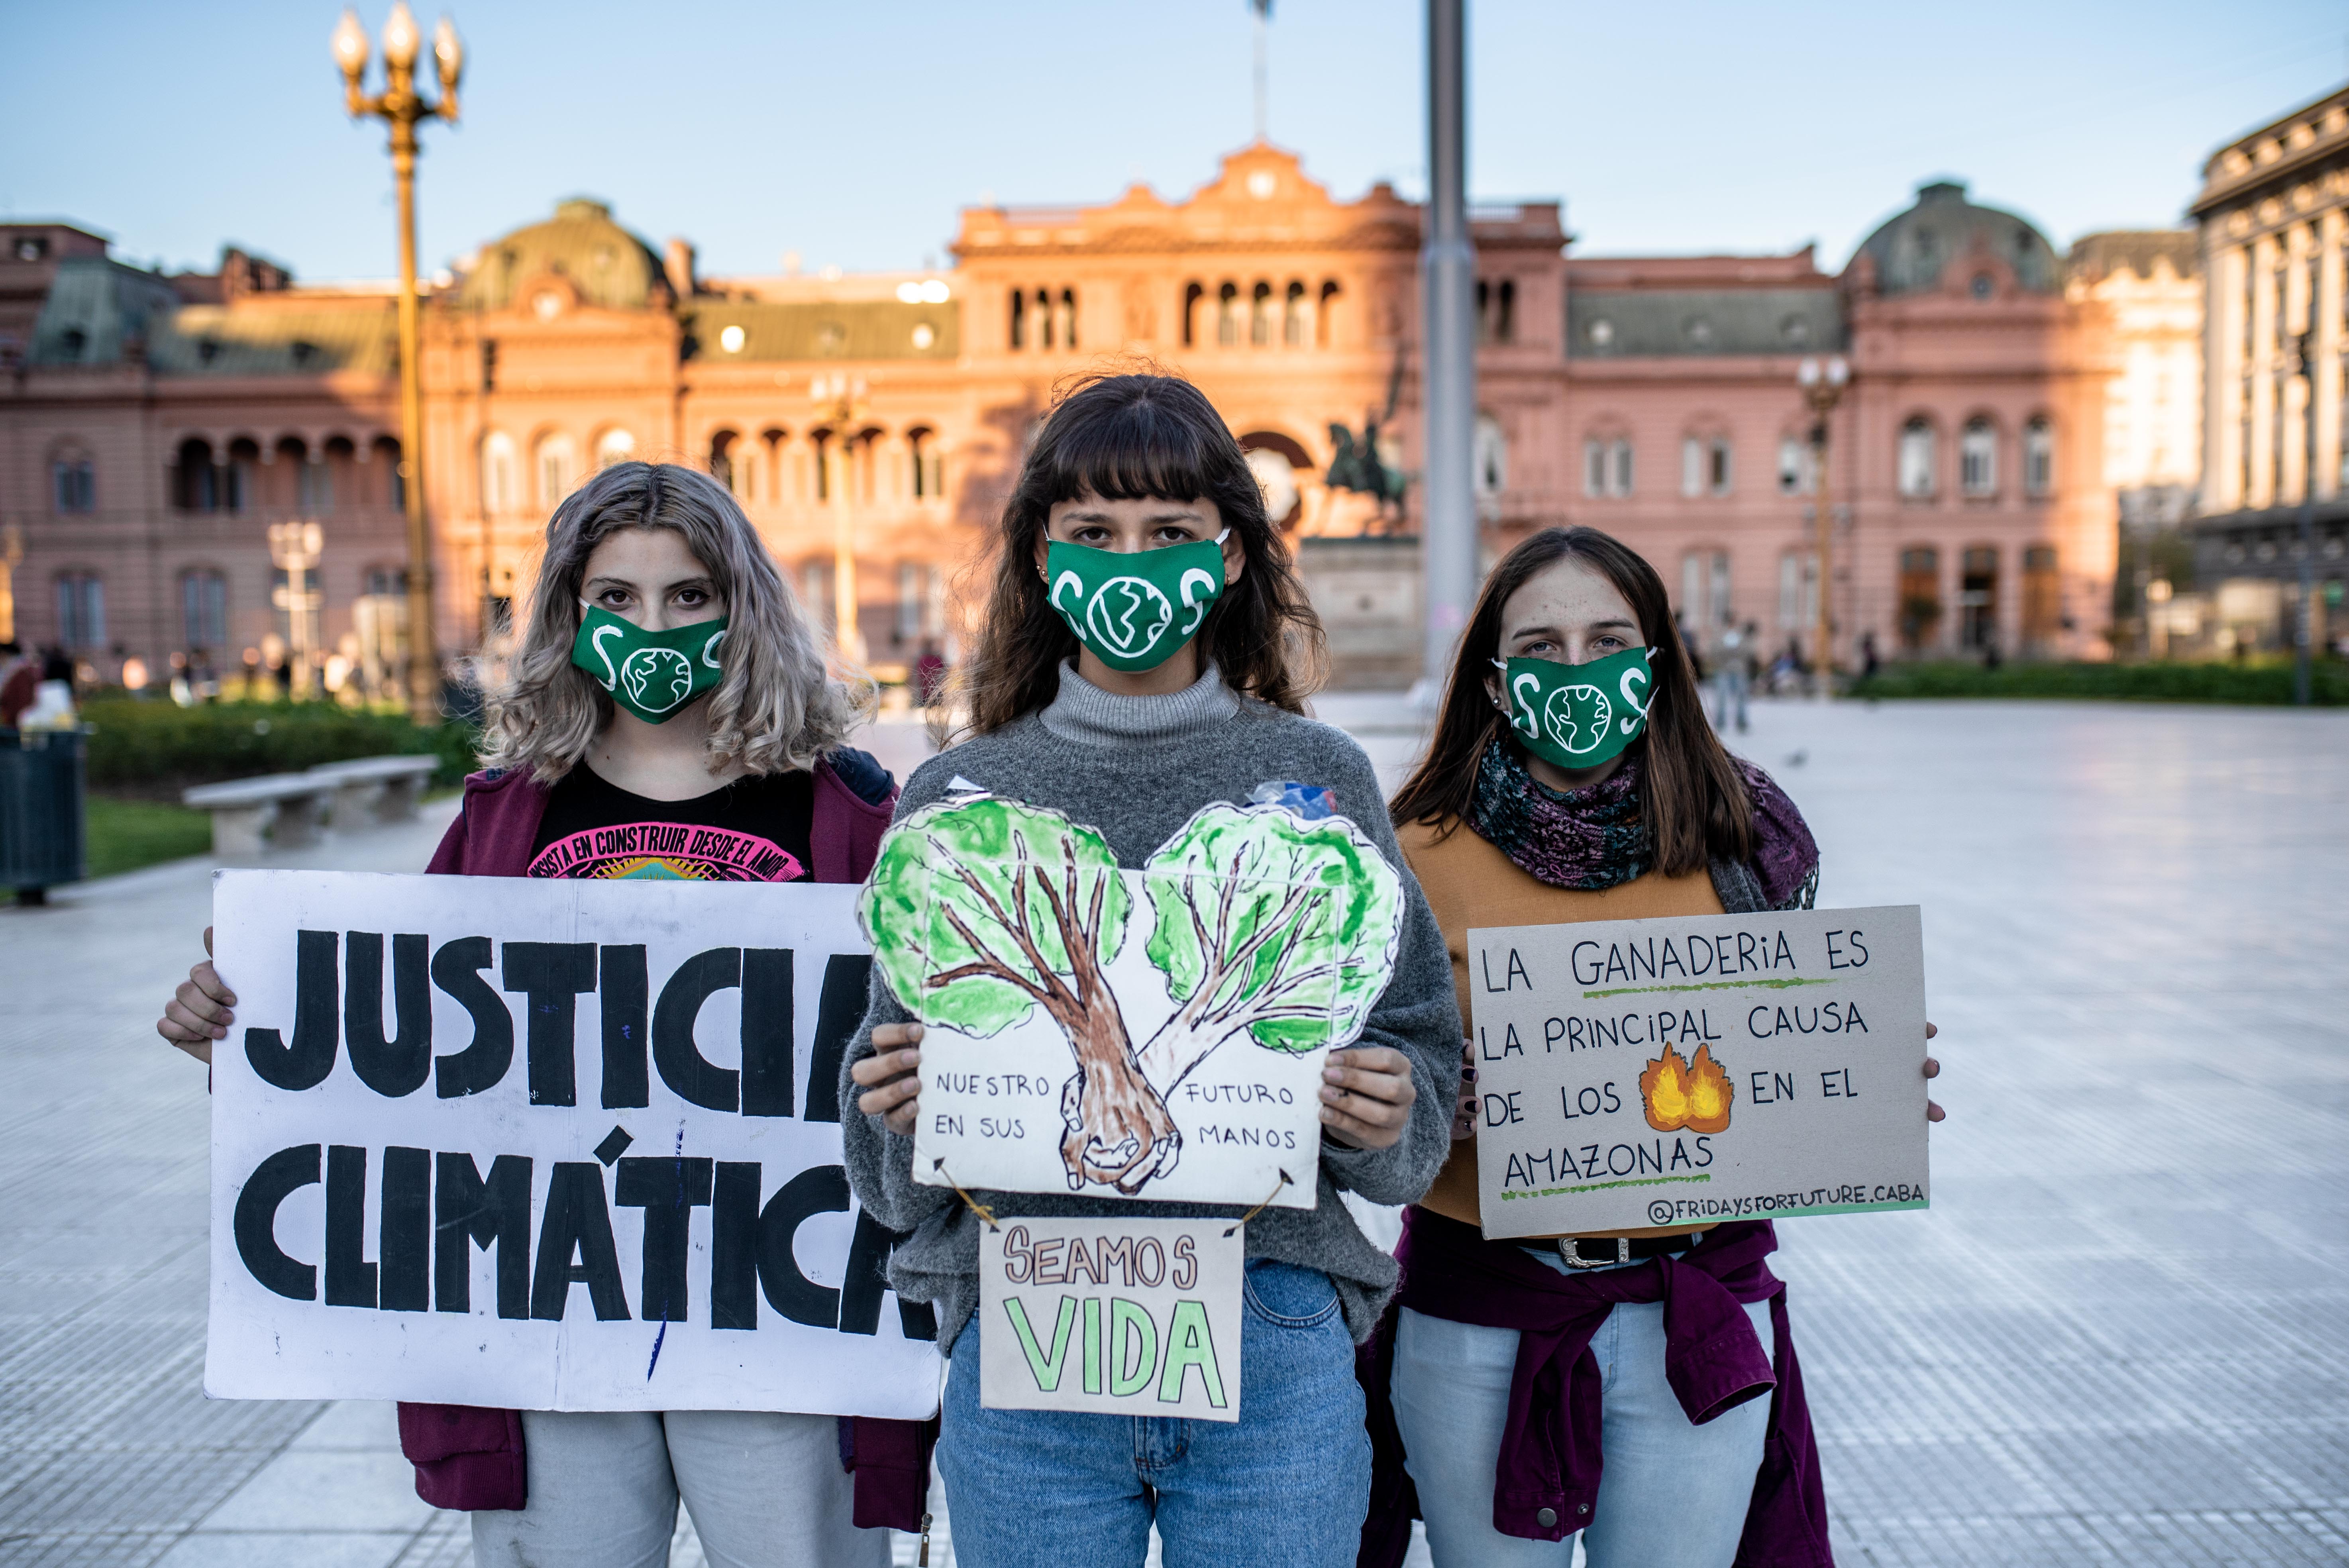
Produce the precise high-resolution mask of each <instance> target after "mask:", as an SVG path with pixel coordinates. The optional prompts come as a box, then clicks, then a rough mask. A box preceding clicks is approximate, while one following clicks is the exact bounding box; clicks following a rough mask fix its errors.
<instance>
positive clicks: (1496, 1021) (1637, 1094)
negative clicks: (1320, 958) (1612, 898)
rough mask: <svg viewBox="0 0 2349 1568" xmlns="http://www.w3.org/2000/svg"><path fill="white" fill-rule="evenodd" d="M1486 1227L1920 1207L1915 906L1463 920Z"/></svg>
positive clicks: (1921, 1044)
mask: <svg viewBox="0 0 2349 1568" xmlns="http://www.w3.org/2000/svg"><path fill="white" fill-rule="evenodd" d="M1468 976H1469V992H1470V996H1471V999H1472V1009H1473V1011H1474V1014H1475V1020H1474V1028H1473V1031H1472V1033H1473V1037H1474V1041H1475V1055H1476V1068H1477V1080H1476V1088H1477V1092H1478V1098H1477V1115H1476V1177H1477V1189H1478V1195H1479V1200H1480V1207H1481V1209H1482V1212H1483V1215H1484V1225H1485V1234H1486V1235H1487V1236H1493V1237H1506V1236H1555V1235H1563V1234H1575V1233H1591V1232H1607V1231H1628V1230H1640V1229H1645V1228H1648V1227H1651V1226H1658V1225H1682V1224H1685V1225H1687V1226H1689V1228H1691V1229H1692V1230H1694V1229H1698V1228H1700V1227H1702V1226H1706V1225H1713V1224H1718V1223H1719V1222H1722V1221H1723V1220H1744V1219H1783V1218H1785V1217H1787V1216H1789V1215H1795V1214H1848V1213H1860V1212H1868V1211H1871V1210H1878V1209H1921V1208H1923V1207H1924V1206H1925V1204H1926V1201H1927V1185H1926V1161H1925V1078H1924V1076H1923V1073H1922V1064H1923V1061H1924V1057H1925V961H1924V932H1923V925H1922V923H1921V922H1920V916H1919V912H1918V910H1917V908H1916V907H1915V906H1914V905H1904V906H1900V907H1897V908H1883V909H1820V910H1785V911H1775V912H1772V913H1764V914H1733V915H1694V916H1668V917H1665V918H1662V919H1657V920H1620V921H1604V922H1591V923H1582V924H1574V925H1520V926H1506V927H1495V928H1491V929H1480V930H1472V931H1470V932H1469V933H1468Z"/></svg>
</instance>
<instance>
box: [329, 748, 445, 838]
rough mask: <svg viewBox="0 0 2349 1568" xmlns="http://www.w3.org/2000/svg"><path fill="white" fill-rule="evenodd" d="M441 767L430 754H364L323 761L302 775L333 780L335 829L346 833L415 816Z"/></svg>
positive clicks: (403, 820)
mask: <svg viewBox="0 0 2349 1568" xmlns="http://www.w3.org/2000/svg"><path fill="white" fill-rule="evenodd" d="M439 766H440V762H439V760H438V759H437V758H430V757H362V758H357V759H356V760H353V761H350V762H322V763H320V764H318V766H317V767H316V768H313V769H310V770H309V772H307V773H305V774H304V775H303V777H304V778H305V779H328V780H331V781H332V783H333V786H334V823H335V830H336V832H343V833H347V832H349V831H351V830H354V829H357V828H361V827H364V826H366V825H367V824H368V823H370V822H405V821H408V820H411V819H413V818H414V817H415V815H416V800H417V797H419V795H421V794H422V793H423V792H424V785H425V781H426V780H427V779H430V778H431V777H432V772H433V769H436V768H438V767H439Z"/></svg>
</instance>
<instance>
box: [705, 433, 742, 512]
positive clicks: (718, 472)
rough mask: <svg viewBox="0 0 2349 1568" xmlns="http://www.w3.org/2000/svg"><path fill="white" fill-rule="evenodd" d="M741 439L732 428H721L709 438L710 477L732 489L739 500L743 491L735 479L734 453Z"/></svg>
mask: <svg viewBox="0 0 2349 1568" xmlns="http://www.w3.org/2000/svg"><path fill="white" fill-rule="evenodd" d="M741 440H742V438H741V437H740V436H738V435H736V434H735V433H734V432H733V431H731V430H720V431H719V432H718V433H717V434H716V435H713V436H711V437H710V438H709V477H710V478H711V479H713V480H717V481H718V482H719V484H722V485H724V486H725V487H726V488H727V489H728V490H731V491H732V492H733V494H734V498H735V499H736V500H740V499H741V498H742V492H741V490H740V489H738V488H737V486H736V481H735V479H734V453H735V450H736V449H737V448H738V447H739V446H740V444H741Z"/></svg>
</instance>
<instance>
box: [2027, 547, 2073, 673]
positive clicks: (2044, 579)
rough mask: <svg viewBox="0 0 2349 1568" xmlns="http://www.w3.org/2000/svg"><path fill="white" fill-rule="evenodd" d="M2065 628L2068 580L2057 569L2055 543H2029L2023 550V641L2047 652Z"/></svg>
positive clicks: (2029, 647) (2029, 648) (2031, 649)
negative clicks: (2065, 581)
mask: <svg viewBox="0 0 2349 1568" xmlns="http://www.w3.org/2000/svg"><path fill="white" fill-rule="evenodd" d="M2063 630H2064V580H2063V578H2062V577H2061V576H2060V575H2058V574H2057V573H2056V570H2055V547H2054V545H2052V544H2030V545H2025V546H2024V547H2023V648H2024V650H2025V651H2026V652H2030V653H2044V652H2045V651H2046V650H2047V649H2048V648H2049V646H2050V645H2053V644H2054V641H2055V639H2056V637H2057V636H2058V635H2059V634H2061V633H2062V632H2063Z"/></svg>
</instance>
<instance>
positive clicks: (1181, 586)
mask: <svg viewBox="0 0 2349 1568" xmlns="http://www.w3.org/2000/svg"><path fill="white" fill-rule="evenodd" d="M1230 537H1231V530H1230V529H1226V530H1224V531H1223V532H1221V533H1219V534H1217V535H1216V537H1215V538H1214V539H1212V540H1200V541H1198V542H1194V543H1190V544H1170V545H1167V546H1165V547H1164V549H1159V550H1145V551H1143V552H1140V553H1139V554H1134V555H1121V554H1119V553H1118V552H1115V551H1113V550H1096V549H1094V548H1093V547H1092V545H1090V544H1068V543H1064V542H1061V541H1059V540H1055V541H1053V542H1052V544H1051V547H1050V549H1048V550H1047V551H1045V552H1044V580H1045V582H1046V583H1050V588H1049V589H1048V590H1047V591H1046V598H1047V599H1048V600H1049V601H1050V603H1051V606H1052V608H1053V609H1055V610H1057V611H1059V612H1060V614H1061V620H1063V621H1066V622H1067V623H1068V624H1069V630H1071V632H1074V633H1075V634H1077V641H1079V642H1081V643H1082V644H1083V645H1085V646H1087V647H1089V648H1091V649H1092V651H1093V654H1094V655H1095V656H1096V657H1098V658H1099V659H1100V660H1101V662H1102V663H1103V664H1105V665H1108V666H1109V667H1110V668H1112V669H1113V670H1123V671H1124V672H1126V673H1127V674H1129V675H1131V674H1133V673H1134V672H1136V671H1139V670H1154V669H1156V668H1157V667H1158V666H1159V665H1163V664H1164V663H1165V662H1166V661H1167V660H1168V659H1171V658H1173V657H1174V655H1175V653H1176V651H1177V650H1179V649H1180V648H1181V647H1182V646H1183V645H1184V644H1185V643H1187V642H1189V641H1190V640H1191V639H1192V638H1193V637H1195V636H1196V635H1198V634H1199V624H1200V623H1201V622H1203V621H1205V620H1206V618H1207V608H1208V606H1209V605H1211V604H1213V603H1215V602H1216V600H1217V599H1219V598H1221V597H1222V596H1223V592H1224V549H1223V545H1224V541H1225V540H1226V539H1228V538H1230Z"/></svg>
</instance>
